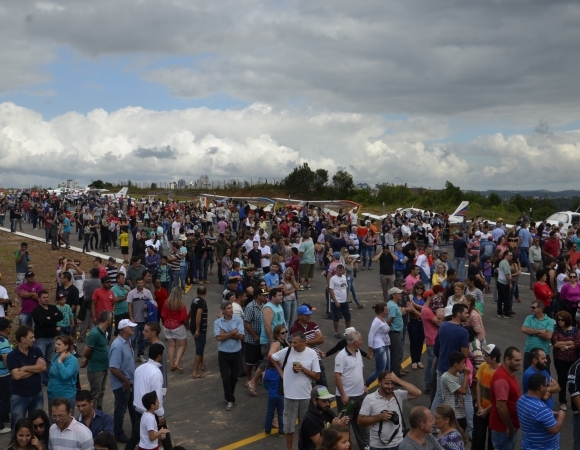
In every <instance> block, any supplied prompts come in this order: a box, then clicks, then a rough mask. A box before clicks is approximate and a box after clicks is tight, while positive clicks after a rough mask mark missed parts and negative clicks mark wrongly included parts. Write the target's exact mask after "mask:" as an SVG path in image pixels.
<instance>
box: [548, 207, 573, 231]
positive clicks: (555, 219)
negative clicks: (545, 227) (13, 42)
mask: <svg viewBox="0 0 580 450" xmlns="http://www.w3.org/2000/svg"><path fill="white" fill-rule="evenodd" d="M546 220H547V222H548V223H549V224H550V225H558V224H559V223H560V222H562V223H563V224H564V225H563V227H564V229H566V230H567V229H568V227H570V226H572V225H574V224H578V223H580V213H579V212H577V211H574V212H572V211H560V212H557V213H554V214H552V215H551V216H550V217H548V219H546Z"/></svg>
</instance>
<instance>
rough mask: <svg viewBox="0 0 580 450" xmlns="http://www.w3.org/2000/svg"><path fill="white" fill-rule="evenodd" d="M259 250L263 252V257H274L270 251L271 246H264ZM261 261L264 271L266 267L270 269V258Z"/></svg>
mask: <svg viewBox="0 0 580 450" xmlns="http://www.w3.org/2000/svg"><path fill="white" fill-rule="evenodd" d="M258 248H259V249H260V251H261V252H262V256H264V255H272V252H271V251H270V247H269V246H267V245H264V246H263V247H258ZM260 261H261V262H262V269H263V268H264V267H270V258H262V259H261V260H260Z"/></svg>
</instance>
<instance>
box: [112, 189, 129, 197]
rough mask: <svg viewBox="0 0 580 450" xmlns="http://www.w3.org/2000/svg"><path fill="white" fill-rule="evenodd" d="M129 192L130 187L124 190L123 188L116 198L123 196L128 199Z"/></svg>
mask: <svg viewBox="0 0 580 450" xmlns="http://www.w3.org/2000/svg"><path fill="white" fill-rule="evenodd" d="M128 190H129V188H128V187H124V188H122V189H121V190H120V191H119V192H117V193H116V194H115V197H120V196H121V195H122V196H123V197H126V196H127V191H128Z"/></svg>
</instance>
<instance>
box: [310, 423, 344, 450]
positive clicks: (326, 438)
mask: <svg viewBox="0 0 580 450" xmlns="http://www.w3.org/2000/svg"><path fill="white" fill-rule="evenodd" d="M349 449H350V429H349V427H348V425H340V424H332V425H330V426H329V427H328V428H323V429H322V431H321V433H320V441H318V445H317V446H316V450H349Z"/></svg>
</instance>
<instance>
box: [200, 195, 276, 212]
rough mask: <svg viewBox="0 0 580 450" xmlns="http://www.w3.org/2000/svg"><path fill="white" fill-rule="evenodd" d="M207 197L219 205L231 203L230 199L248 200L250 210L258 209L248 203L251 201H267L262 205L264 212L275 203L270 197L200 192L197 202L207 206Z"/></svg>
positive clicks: (269, 210)
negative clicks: (233, 195)
mask: <svg viewBox="0 0 580 450" xmlns="http://www.w3.org/2000/svg"><path fill="white" fill-rule="evenodd" d="M209 199H211V200H212V201H214V202H215V203H216V205H221V206H223V205H225V204H226V203H231V202H232V201H237V202H248V203H249V205H250V210H251V211H254V210H256V209H258V206H256V205H254V204H252V203H250V202H251V201H253V202H256V201H257V202H260V203H267V205H266V206H265V207H264V212H271V211H272V210H273V209H274V205H275V204H276V201H275V200H272V199H271V198H267V197H226V196H224V195H215V194H201V195H200V196H199V203H200V204H201V206H204V207H206V208H209V204H210V202H209V201H208V200H209Z"/></svg>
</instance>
